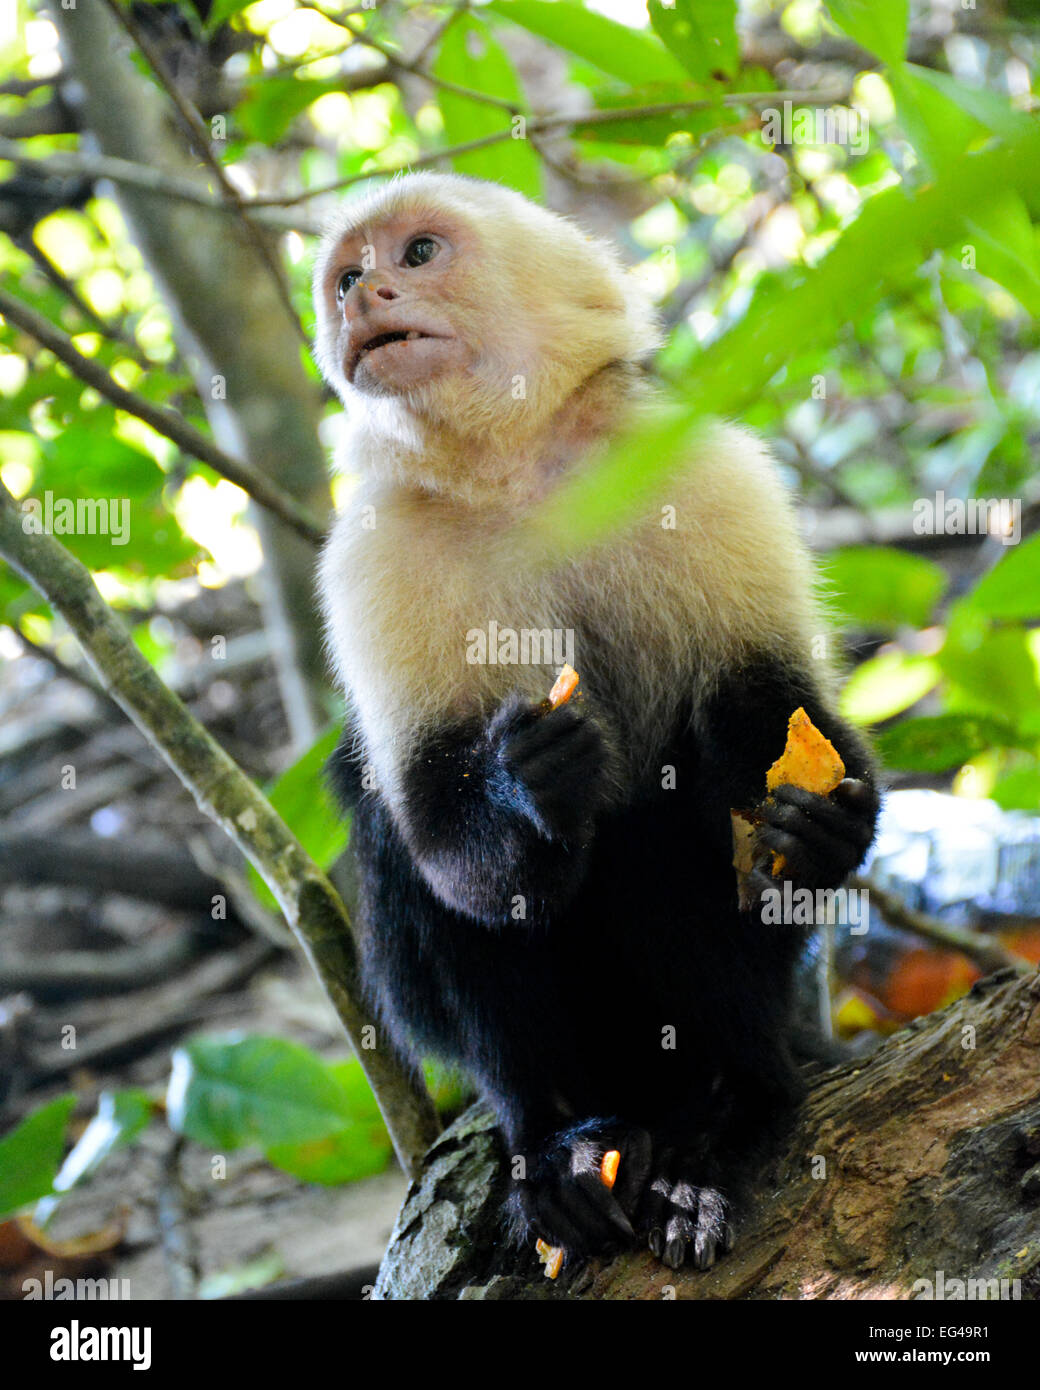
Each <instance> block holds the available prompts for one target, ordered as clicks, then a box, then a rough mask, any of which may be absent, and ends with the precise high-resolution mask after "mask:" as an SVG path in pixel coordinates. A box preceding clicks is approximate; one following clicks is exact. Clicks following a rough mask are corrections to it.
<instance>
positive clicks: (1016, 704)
mask: <svg viewBox="0 0 1040 1390" xmlns="http://www.w3.org/2000/svg"><path fill="white" fill-rule="evenodd" d="M939 661H940V663H941V665H942V669H943V673H944V674H945V675H946V676H947V678H948V679H949V680H950V681H951V683H952V684H953V685H955V686H956V687H958V691H959V693H960V694H961V695H963V696H966V697H967V700H968V702H969V703H970V704H971V707H972V708H973V709H977V710H980V711H985V712H992V713H993V714H996V715H999V716H1003V717H1004V718H1007V719H1011V720H1014V721H1015V722H1016V723H1018V722H1020V720H1021V719H1022V718H1023V717H1024V716H1025V715H1027V714H1029V713H1030V712H1031V711H1035V710H1036V709H1038V708H1040V672H1038V670H1037V662H1036V657H1035V655H1034V653H1033V649H1032V645H1031V642H1030V634H1029V633H1028V632H1026V631H1025V630H1024V629H1022V628H1017V627H1006V628H998V629H996V630H995V631H992V632H988V633H986V635H985V636H983V637H982V638H981V640H976V639H975V638H974V637H971V638H969V637H968V630H967V629H964V630H963V633H962V630H961V628H960V626H959V624H958V625H955V624H951V626H950V627H949V628H948V630H947V637H946V645H945V646H944V647H943V649H942V651H941V652H940V653H939ZM953 693H956V692H951V694H953Z"/></svg>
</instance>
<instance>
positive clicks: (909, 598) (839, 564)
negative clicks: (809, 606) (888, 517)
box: [825, 546, 946, 630]
mask: <svg viewBox="0 0 1040 1390" xmlns="http://www.w3.org/2000/svg"><path fill="white" fill-rule="evenodd" d="M825 573H826V576H827V579H828V581H829V585H830V586H831V587H832V588H833V589H834V592H835V607H836V608H837V609H838V611H839V614H840V617H841V621H842V622H843V624H845V625H856V626H859V627H865V628H870V629H878V628H880V629H883V630H890V629H893V628H897V627H901V626H904V625H909V626H911V627H924V626H925V625H926V624H927V623H928V621H929V619H930V618H931V617H932V613H933V610H934V608H935V605H936V603H937V602H938V601H939V598H940V597H941V595H942V593H943V590H944V589H945V588H946V575H945V574H944V572H943V570H942V568H941V567H940V566H939V565H936V564H933V562H932V561H931V560H923V559H921V558H920V556H917V555H910V554H908V553H907V552H906V551H904V550H895V549H890V548H888V547H886V546H875V547H870V546H856V547H849V548H848V549H847V550H839V551H836V552H835V553H834V554H832V555H829V556H828V557H827V560H826V562H825Z"/></svg>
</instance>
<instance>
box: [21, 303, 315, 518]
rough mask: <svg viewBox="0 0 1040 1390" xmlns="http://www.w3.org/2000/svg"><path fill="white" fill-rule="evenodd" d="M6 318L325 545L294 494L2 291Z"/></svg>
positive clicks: (115, 399) (85, 378)
mask: <svg viewBox="0 0 1040 1390" xmlns="http://www.w3.org/2000/svg"><path fill="white" fill-rule="evenodd" d="M0 314H2V315H3V316H4V318H5V319H7V320H8V322H9V323H13V324H16V325H17V326H18V327H19V328H21V329H22V330H23V331H24V332H26V333H29V334H31V335H32V337H34V338H35V339H36V341H37V342H38V343H41V344H42V345H43V346H44V347H45V348H47V350H48V351H49V352H53V353H54V355H55V357H57V358H58V360H59V361H60V362H64V363H65V365H66V367H68V368H69V370H70V371H72V372H74V373H75V375H76V376H78V377H79V379H80V381H85V382H86V383H87V385H88V386H93V387H94V389H95V391H98V392H99V393H100V394H101V395H102V396H104V397H105V399H106V400H109V401H111V402H112V404H113V405H114V406H117V407H118V408H119V409H120V410H125V411H126V412H127V414H128V415H135V416H136V417H137V418H138V419H139V420H143V421H144V422H145V424H146V425H151V427H152V429H153V430H155V431H156V432H157V433H158V434H161V435H164V436H165V438H167V439H170V440H172V441H173V443H174V444H176V445H177V447H178V448H179V449H183V450H184V452H185V453H186V454H191V455H192V456H193V457H194V458H197V459H200V460H201V461H202V462H203V463H208V464H209V466H210V467H211V468H214V469H216V471H217V472H218V473H219V474H220V475H221V476H222V477H224V478H227V480H228V481H229V482H232V483H235V484H236V486H238V487H240V488H241V489H242V490H243V492H248V493H249V496H250V497H252V498H253V499H254V501H256V502H259V503H260V505H261V506H262V507H266V508H267V510H268V511H269V512H271V513H273V514H274V515H275V516H277V517H279V518H280V519H281V520H282V521H284V522H285V523H286V524H287V525H288V526H291V527H292V528H293V530H294V531H296V532H297V533H298V534H299V535H301V536H303V538H304V539H305V540H308V541H310V542H311V544H312V545H318V544H320V542H321V539H322V535H323V530H322V527H321V526H320V525H319V524H318V522H317V521H316V520H315V518H314V517H312V516H311V515H310V513H309V512H308V510H307V508H306V507H304V506H303V505H302V504H301V503H299V502H297V501H296V499H295V497H290V496H289V495H288V493H285V492H282V490H281V489H280V488H279V487H277V486H276V485H275V484H274V483H272V482H271V481H270V480H269V479H268V478H265V477H264V476H263V474H262V473H258V472H257V471H256V469H255V468H251V467H250V466H249V464H247V463H243V462H242V461H241V460H240V459H235V458H232V457H231V455H230V454H226V453H225V452H224V450H223V449H219V448H218V447H217V446H216V444H214V443H213V442H212V440H209V439H207V438H206V436H205V435H204V434H201V433H200V432H199V431H198V430H197V429H195V427H194V426H193V425H189V424H188V422H187V421H186V420H182V419H181V417H180V416H179V415H178V414H177V413H176V411H173V410H170V409H169V408H168V407H167V406H162V405H153V404H152V402H151V401H149V400H146V399H145V398H144V397H143V396H138V395H137V394H135V392H133V391H128V390H127V389H126V387H125V386H120V384H119V382H118V381H116V380H115V378H114V377H112V376H110V375H109V373H108V372H106V371H105V369H104V367H102V366H101V365H100V363H98V362H95V361H94V360H93V358H90V357H85V356H84V355H83V353H81V352H80V351H79V349H78V348H77V347H76V346H75V344H74V343H73V342H72V339H71V338H69V337H67V336H66V335H65V334H64V333H62V332H61V330H60V329H57V328H55V327H54V325H53V324H52V323H51V322H50V321H49V320H48V319H45V318H44V317H43V315H42V314H38V313H37V312H36V310H35V309H31V308H30V307H29V305H28V304H23V303H22V301H21V300H19V299H16V298H15V297H14V295H11V294H8V293H7V291H6V290H3V289H0Z"/></svg>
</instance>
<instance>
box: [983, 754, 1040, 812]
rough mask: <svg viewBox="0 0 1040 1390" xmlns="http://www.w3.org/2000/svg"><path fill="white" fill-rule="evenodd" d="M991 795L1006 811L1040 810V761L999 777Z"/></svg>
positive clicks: (1014, 769) (1013, 769)
mask: <svg viewBox="0 0 1040 1390" xmlns="http://www.w3.org/2000/svg"><path fill="white" fill-rule="evenodd" d="M990 796H991V797H992V799H993V800H994V801H995V802H996V803H997V805H998V806H1002V807H1003V808H1004V810H1005V811H1031V812H1032V813H1033V814H1034V815H1035V814H1036V813H1037V811H1040V762H1037V761H1036V760H1034V761H1033V763H1032V765H1031V766H1027V767H1016V768H1012V770H1011V771H1010V772H1007V773H1005V774H1004V776H1002V777H1000V778H998V779H997V784H996V786H995V787H994V788H993V790H992V791H991V792H990Z"/></svg>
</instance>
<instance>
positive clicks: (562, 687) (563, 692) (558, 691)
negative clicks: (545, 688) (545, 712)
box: [549, 666, 580, 709]
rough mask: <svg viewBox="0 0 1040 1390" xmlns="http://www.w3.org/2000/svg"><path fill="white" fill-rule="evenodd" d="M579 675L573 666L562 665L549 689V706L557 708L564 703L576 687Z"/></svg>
mask: <svg viewBox="0 0 1040 1390" xmlns="http://www.w3.org/2000/svg"><path fill="white" fill-rule="evenodd" d="M579 679H580V677H579V675H578V673H577V671H575V669H574V667H573V666H564V667H563V669H562V670H561V671H560V674H559V675H558V676H557V677H556V682H555V684H554V685H553V688H552V689H551V690H550V691H549V708H550V709H559V708H560V706H561V705H565V704H566V703H567V701H568V700H569V699H570V698H571V696H572V695H573V694H574V692H575V691H576V690H577V688H578V681H579Z"/></svg>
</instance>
